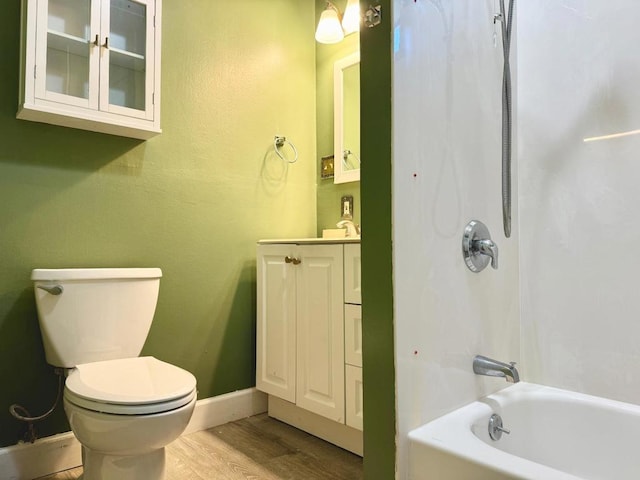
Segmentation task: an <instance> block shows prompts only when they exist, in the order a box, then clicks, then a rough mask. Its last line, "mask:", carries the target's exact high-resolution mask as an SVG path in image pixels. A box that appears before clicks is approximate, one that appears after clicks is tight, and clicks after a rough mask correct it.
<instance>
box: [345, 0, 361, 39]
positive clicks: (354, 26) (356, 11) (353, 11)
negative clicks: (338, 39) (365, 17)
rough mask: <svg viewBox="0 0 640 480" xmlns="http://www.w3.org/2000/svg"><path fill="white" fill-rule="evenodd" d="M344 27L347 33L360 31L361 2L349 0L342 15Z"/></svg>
mask: <svg viewBox="0 0 640 480" xmlns="http://www.w3.org/2000/svg"><path fill="white" fill-rule="evenodd" d="M342 29H343V30H344V34H345V35H349V34H350V33H355V32H358V31H360V2H359V0H348V1H347V6H346V7H345V9H344V16H343V17H342Z"/></svg>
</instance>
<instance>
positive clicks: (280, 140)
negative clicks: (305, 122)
mask: <svg viewBox="0 0 640 480" xmlns="http://www.w3.org/2000/svg"><path fill="white" fill-rule="evenodd" d="M285 143H288V144H289V145H290V146H291V149H292V150H293V160H289V159H288V158H286V157H285V156H284V154H283V153H282V152H281V151H280V149H281V148H282V147H283V146H284V144H285ZM273 149H274V150H275V151H276V155H278V156H279V157H280V158H281V159H282V160H284V161H285V162H287V163H296V162H297V161H298V150H296V146H295V145H294V144H293V143H291V141H290V140H287V137H281V136H279V135H276V136H275V137H274V138H273Z"/></svg>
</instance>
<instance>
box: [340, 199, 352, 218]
mask: <svg viewBox="0 0 640 480" xmlns="http://www.w3.org/2000/svg"><path fill="white" fill-rule="evenodd" d="M340 218H342V219H343V220H353V195H344V196H343V197H342V198H341V199H340Z"/></svg>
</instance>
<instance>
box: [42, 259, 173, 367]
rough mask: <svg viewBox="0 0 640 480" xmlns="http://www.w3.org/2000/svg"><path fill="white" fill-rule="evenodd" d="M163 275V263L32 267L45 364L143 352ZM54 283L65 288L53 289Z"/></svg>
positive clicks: (69, 363)
mask: <svg viewBox="0 0 640 480" xmlns="http://www.w3.org/2000/svg"><path fill="white" fill-rule="evenodd" d="M160 277H162V271H161V270H160V269H159V268H65V269H36V270H33V271H32V272H31V279H32V280H33V282H34V290H35V297H36V306H37V309H38V319H39V321H40V331H41V333H42V341H43V343H44V351H45V355H46V358H47V363H49V364H50V365H53V366H56V367H64V368H72V367H75V366H76V365H78V364H81V363H89V362H97V361H101V360H113V359H118V358H132V357H137V356H139V355H140V352H141V351H142V346H143V345H144V342H145V340H146V338H147V334H148V333H149V328H151V322H152V320H153V314H154V312H155V309H156V303H157V301H158V290H159V288H160ZM56 286H60V287H62V292H61V293H59V294H56V293H58V291H59V289H55V288H54V289H53V290H51V287H56ZM45 289H49V290H50V291H51V293H50V292H47V291H46V290H45Z"/></svg>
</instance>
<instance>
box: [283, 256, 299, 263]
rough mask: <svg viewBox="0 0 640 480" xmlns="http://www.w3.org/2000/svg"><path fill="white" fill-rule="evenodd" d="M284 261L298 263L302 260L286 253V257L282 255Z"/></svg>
mask: <svg viewBox="0 0 640 480" xmlns="http://www.w3.org/2000/svg"><path fill="white" fill-rule="evenodd" d="M284 263H293V264H294V265H300V264H301V263H302V260H300V259H299V258H296V257H290V256H289V255H287V256H286V257H284Z"/></svg>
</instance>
